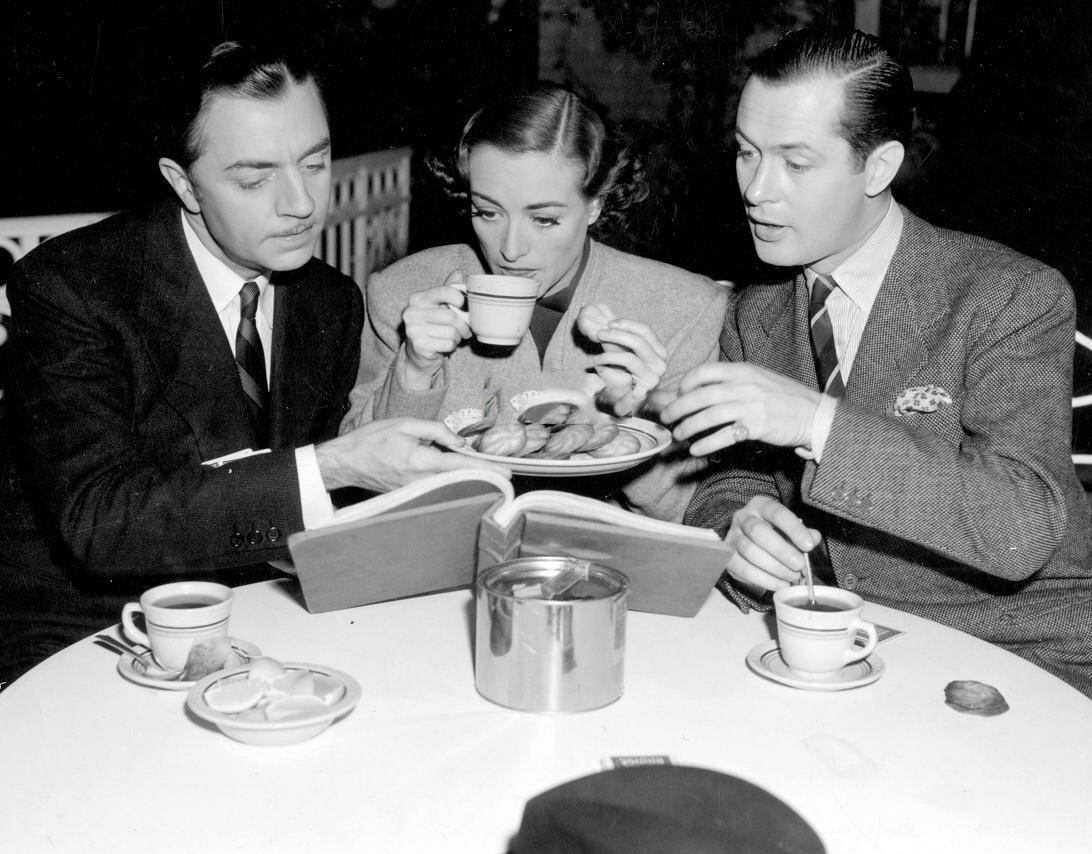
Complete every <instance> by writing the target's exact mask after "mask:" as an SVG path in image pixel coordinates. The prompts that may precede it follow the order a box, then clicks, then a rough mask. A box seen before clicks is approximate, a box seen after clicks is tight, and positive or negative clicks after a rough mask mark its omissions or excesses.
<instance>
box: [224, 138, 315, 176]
mask: <svg viewBox="0 0 1092 854" xmlns="http://www.w3.org/2000/svg"><path fill="white" fill-rule="evenodd" d="M329 148H330V139H329V137H327V138H326V139H322V140H320V141H319V142H316V143H315V144H314V145H312V146H311V147H310V148H309V149H307V151H305V152H304V153H303V156H302V157H301V158H300V160H306V159H307V158H308V157H314V156H315V155H316V154H320V153H322V152H324V151H328V150H329ZM278 166H280V164H279V163H275V162H274V161H272V160H236V161H235V162H234V163H232V164H231V165H230V166H225V167H224V171H225V172H236V171H239V170H242V169H276V168H277V167H278Z"/></svg>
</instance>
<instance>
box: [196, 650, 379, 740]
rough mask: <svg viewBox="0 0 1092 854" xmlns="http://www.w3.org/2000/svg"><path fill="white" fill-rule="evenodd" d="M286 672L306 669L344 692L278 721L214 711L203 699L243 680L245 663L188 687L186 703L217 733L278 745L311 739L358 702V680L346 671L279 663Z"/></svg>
mask: <svg viewBox="0 0 1092 854" xmlns="http://www.w3.org/2000/svg"><path fill="white" fill-rule="evenodd" d="M283 667H284V669H285V670H286V671H288V672H292V671H294V670H310V671H311V672H312V673H314V674H317V675H319V676H325V677H327V678H329V679H333V680H334V681H336V682H338V683H340V684H341V685H342V686H343V688H344V691H339V692H338V694H339V695H340V696H339V697H338V699H337V700H335V701H333V702H331V703H329V704H328V705H324V706H322V707H321V708H315V709H308V710H307V711H305V712H298V713H296V714H293V715H292V716H291V717H286V718H283V719H281V720H251V719H246V718H243V717H240V715H239V714H230V713H227V712H218V711H216V710H215V709H213V708H211V707H210V706H209V704H208V703H207V702H206V700H205V695H206V693H208V692H209V691H210V690H219V689H220V688H222V687H223V684H225V683H231V682H236V681H239V682H241V681H246V680H247V678H248V675H249V671H250V665H249V664H243V665H240V666H239V667H233V668H231V669H230V670H221V671H220V672H219V673H211V674H209V675H208V676H206V677H205V678H204V679H202V680H201V681H199V682H198V683H197V684H196V685H194V686H193V687H192V688H190V692H189V694H187V695H186V706H187V708H189V710H190V711H191V712H192V713H193V714H194V715H195V716H197V717H198V718H200V719H201V720H203V721H207V722H208V723H211V724H213V725H214V726H215V727H216V728H217V729H218V730H220V732H222V733H223V734H224V735H226V736H228V737H229V738H233V739H235V740H236V741H241V742H243V743H244V744H256V745H260V746H281V745H286V744H298V743H299V742H301V741H306V740H307V739H309V738H314V737H315V736H316V735H318V734H319V733H320V732H322V731H323V730H325V729H326V728H327V727H329V726H330V724H332V723H333V722H334V721H336V720H337V719H338V718H341V717H344V716H345V715H347V714H349V712H351V711H352V710H353V708H354V707H355V706H356V704H357V703H358V702H359V701H360V683H359V682H357V681H356V680H355V679H353V677H352V676H350V675H349V674H347V673H342V672H341V671H340V670H335V669H334V668H332V667H324V666H322V665H319V664H304V663H302V662H296V661H286V662H284V663H283Z"/></svg>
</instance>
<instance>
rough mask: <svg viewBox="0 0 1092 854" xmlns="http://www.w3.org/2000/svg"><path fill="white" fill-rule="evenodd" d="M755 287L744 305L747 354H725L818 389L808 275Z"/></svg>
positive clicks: (742, 316) (742, 332)
mask: <svg viewBox="0 0 1092 854" xmlns="http://www.w3.org/2000/svg"><path fill="white" fill-rule="evenodd" d="M751 287H752V288H753V290H752V291H751V293H749V294H748V298H747V299H746V300H744V301H742V302H741V304H740V305H741V308H740V316H739V333H738V334H739V337H740V339H741V340H742V341H743V352H742V353H738V354H731V353H727V352H726V353H725V355H726V356H727V357H728V358H731V359H732V360H733V361H739V360H743V361H748V362H753V363H754V364H757V365H763V366H765V367H767V368H770V369H771V370H774V371H777V372H778V373H779V374H783V375H785V376H787V377H792V378H793V379H795V380H796V381H797V382H799V383H802V384H803V385H806V386H807V387H808V388H813V389H818V388H819V382H818V379H817V378H816V375H815V360H814V357H813V356H812V352H811V338H810V337H809V332H808V287H807V282H806V280H805V278H804V275H803V274H802V273H801V274H799V275H797V276H796V277H795V278H794V279H791V280H788V281H785V282H780V283H778V284H771V285H752V286H751ZM722 349H724V348H723V347H722Z"/></svg>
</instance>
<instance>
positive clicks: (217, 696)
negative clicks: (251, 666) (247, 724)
mask: <svg viewBox="0 0 1092 854" xmlns="http://www.w3.org/2000/svg"><path fill="white" fill-rule="evenodd" d="M262 693H263V689H262V683H261V682H255V681H253V680H251V679H236V680H234V681H232V682H224V683H221V684H219V685H217V686H216V687H215V688H212V689H211V690H209V691H206V692H205V702H206V703H207V704H208V707H209V708H210V709H212V710H213V711H214V712H220V713H221V714H225V715H235V714H238V713H239V712H243V711H246V710H247V709H249V708H251V707H252V706H256V705H257V704H258V701H259V700H261V699H262Z"/></svg>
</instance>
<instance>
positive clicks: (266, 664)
mask: <svg viewBox="0 0 1092 854" xmlns="http://www.w3.org/2000/svg"><path fill="white" fill-rule="evenodd" d="M284 672H285V670H284V665H283V664H281V663H280V662H279V661H277V659H275V658H255V659H254V660H253V661H252V662H250V670H248V671H247V675H248V676H249V677H250V678H251V679H254V680H256V681H261V680H272V679H275V678H276V677H278V676H283V675H284Z"/></svg>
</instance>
